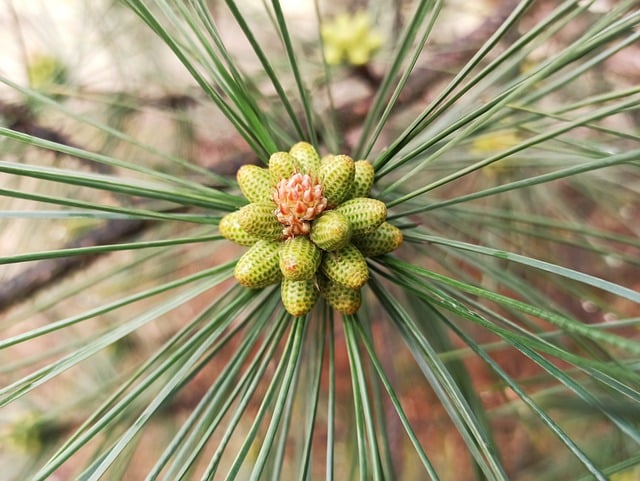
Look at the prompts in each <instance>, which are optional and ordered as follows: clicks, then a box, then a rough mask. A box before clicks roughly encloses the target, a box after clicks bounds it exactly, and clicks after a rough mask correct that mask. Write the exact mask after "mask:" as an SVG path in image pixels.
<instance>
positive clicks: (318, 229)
mask: <svg viewBox="0 0 640 481" xmlns="http://www.w3.org/2000/svg"><path fill="white" fill-rule="evenodd" d="M310 237H311V240H312V241H313V242H314V243H315V244H316V245H317V246H318V247H320V249H322V250H324V251H327V252H331V251H335V250H337V249H342V248H343V247H344V246H346V245H347V244H348V243H349V240H350V239H351V224H349V221H348V220H347V218H346V217H345V216H344V214H342V213H340V212H338V211H336V210H329V211H326V212H324V213H323V214H322V215H321V216H320V217H318V218H317V219H316V220H314V221H313V223H312V224H311V233H310Z"/></svg>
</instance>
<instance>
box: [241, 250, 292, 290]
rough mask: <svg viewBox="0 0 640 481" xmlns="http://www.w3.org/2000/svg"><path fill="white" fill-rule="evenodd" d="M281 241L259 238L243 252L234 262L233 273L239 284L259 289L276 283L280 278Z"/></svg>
mask: <svg viewBox="0 0 640 481" xmlns="http://www.w3.org/2000/svg"><path fill="white" fill-rule="evenodd" d="M281 246H282V242H272V241H266V240H259V241H258V242H256V243H255V244H253V245H252V246H251V247H250V248H249V250H248V251H247V252H245V253H244V254H243V255H242V256H241V257H240V259H238V263H237V264H236V267H235V270H234V275H235V276H236V279H237V280H238V282H239V283H240V284H242V285H243V286H245V287H249V288H251V289H260V288H262V287H266V286H268V285H270V284H277V283H278V282H279V281H280V279H281V278H282V274H281V272H280V265H279V263H278V260H279V258H280V255H279V254H280V248H281Z"/></svg>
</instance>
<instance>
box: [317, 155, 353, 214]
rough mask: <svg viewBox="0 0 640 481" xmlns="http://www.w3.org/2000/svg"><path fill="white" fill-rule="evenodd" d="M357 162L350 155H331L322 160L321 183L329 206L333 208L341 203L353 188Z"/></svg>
mask: <svg viewBox="0 0 640 481" xmlns="http://www.w3.org/2000/svg"><path fill="white" fill-rule="evenodd" d="M354 175H355V164H354V162H353V159H352V158H351V157H349V156H348V155H330V156H327V157H324V158H323V160H322V162H320V170H319V176H320V183H321V184H322V193H323V195H324V197H325V198H326V199H327V206H328V207H329V208H333V207H335V206H337V205H339V204H340V202H342V201H343V200H344V198H345V197H346V196H347V194H348V193H349V191H350V190H351V184H352V183H353V176H354Z"/></svg>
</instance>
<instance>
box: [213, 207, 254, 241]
mask: <svg viewBox="0 0 640 481" xmlns="http://www.w3.org/2000/svg"><path fill="white" fill-rule="evenodd" d="M239 217H240V211H235V212H231V213H230V214H227V215H225V216H224V217H223V218H222V219H220V225H219V226H218V228H219V229H220V234H221V235H222V237H224V238H225V239H229V240H230V241H233V242H235V243H236V244H240V245H241V246H252V245H253V244H255V243H256V242H257V241H258V240H260V238H259V237H256V236H254V235H251V234H249V233H248V232H247V231H246V230H244V229H243V228H242V226H241V225H240V220H239Z"/></svg>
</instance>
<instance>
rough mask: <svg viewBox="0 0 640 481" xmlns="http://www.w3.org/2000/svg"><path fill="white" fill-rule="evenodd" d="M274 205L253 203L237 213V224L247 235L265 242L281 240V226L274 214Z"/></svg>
mask: <svg viewBox="0 0 640 481" xmlns="http://www.w3.org/2000/svg"><path fill="white" fill-rule="evenodd" d="M275 209H276V206H275V204H274V203H272V202H271V203H269V202H265V203H253V204H249V205H245V206H244V207H243V208H242V209H240V210H239V211H238V222H239V223H240V227H242V228H243V229H244V230H245V231H246V232H248V233H249V234H251V235H253V236H256V237H259V238H261V239H266V240H276V239H282V237H283V234H282V224H281V223H280V222H279V221H278V218H277V217H276V214H275Z"/></svg>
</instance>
